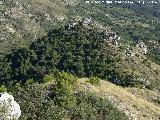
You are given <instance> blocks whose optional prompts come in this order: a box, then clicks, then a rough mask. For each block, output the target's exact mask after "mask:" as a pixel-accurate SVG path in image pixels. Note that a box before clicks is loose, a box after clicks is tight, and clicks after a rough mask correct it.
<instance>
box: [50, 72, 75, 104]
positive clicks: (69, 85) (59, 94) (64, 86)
mask: <svg viewBox="0 0 160 120" xmlns="http://www.w3.org/2000/svg"><path fill="white" fill-rule="evenodd" d="M75 81H76V79H75V78H74V76H73V75H70V74H67V73H65V72H59V73H58V75H57V79H56V81H55V85H54V86H53V88H52V93H51V98H52V99H54V102H55V104H56V105H58V106H61V107H66V106H69V105H71V104H73V102H74V97H73V93H72V92H73V85H74V83H75Z"/></svg>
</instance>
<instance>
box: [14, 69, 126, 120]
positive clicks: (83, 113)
mask: <svg viewBox="0 0 160 120" xmlns="http://www.w3.org/2000/svg"><path fill="white" fill-rule="evenodd" d="M75 80H76V78H75V77H74V76H72V75H69V74H67V73H64V72H62V73H58V74H57V76H56V77H55V78H54V80H53V81H52V84H49V85H44V84H36V83H35V84H26V85H25V86H21V87H19V88H18V89H16V90H15V92H14V96H15V99H16V101H18V102H19V104H20V106H21V110H22V115H21V117H20V120H28V119H32V120H36V119H40V120H50V119H52V120H57V119H58V120H61V119H71V120H88V119H92V120H97V119H98V120H104V119H107V120H119V119H122V120H127V119H128V118H127V117H126V116H125V115H124V113H122V112H120V111H119V110H118V109H117V108H115V107H114V106H113V105H112V104H111V103H110V102H109V101H108V100H107V99H102V98H99V97H97V96H96V95H94V94H91V93H89V92H88V93H86V92H83V91H77V92H74V89H73V87H74V86H75V84H76V82H75Z"/></svg>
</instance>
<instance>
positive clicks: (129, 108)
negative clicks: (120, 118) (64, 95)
mask: <svg viewBox="0 0 160 120" xmlns="http://www.w3.org/2000/svg"><path fill="white" fill-rule="evenodd" d="M87 80H88V79H86V78H82V79H79V87H80V88H81V89H82V90H84V91H90V92H93V93H95V94H97V95H99V96H101V97H104V98H107V99H109V100H110V101H111V102H112V103H113V104H114V105H115V106H116V107H117V108H118V109H120V110H121V111H123V112H124V113H125V114H126V115H127V116H129V118H130V119H133V120H156V119H158V117H159V113H160V107H159V106H156V105H155V104H154V103H152V102H151V101H149V100H147V99H145V98H144V96H141V95H139V97H137V96H136V95H134V94H132V92H130V91H129V90H127V89H125V88H122V87H119V86H116V85H114V84H112V83H110V82H107V81H100V83H99V85H94V86H93V85H91V84H90V83H87V82H86V81H87ZM132 89H133V90H134V88H132ZM142 90H143V89H142ZM139 91H140V90H139ZM156 94H157V96H156V97H157V99H158V98H159V97H160V96H159V93H156ZM156 94H155V93H154V95H156ZM145 97H149V96H148V95H147V96H145ZM150 97H151V96H150Z"/></svg>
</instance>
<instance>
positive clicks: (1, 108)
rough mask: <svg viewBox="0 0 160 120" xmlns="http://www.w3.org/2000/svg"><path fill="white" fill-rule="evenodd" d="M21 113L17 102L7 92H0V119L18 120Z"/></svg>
mask: <svg viewBox="0 0 160 120" xmlns="http://www.w3.org/2000/svg"><path fill="white" fill-rule="evenodd" d="M20 115H21V110H20V106H19V104H18V103H17V102H16V101H14V97H13V96H12V95H9V94H8V93H0V120H18V118H19V117H20Z"/></svg>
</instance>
